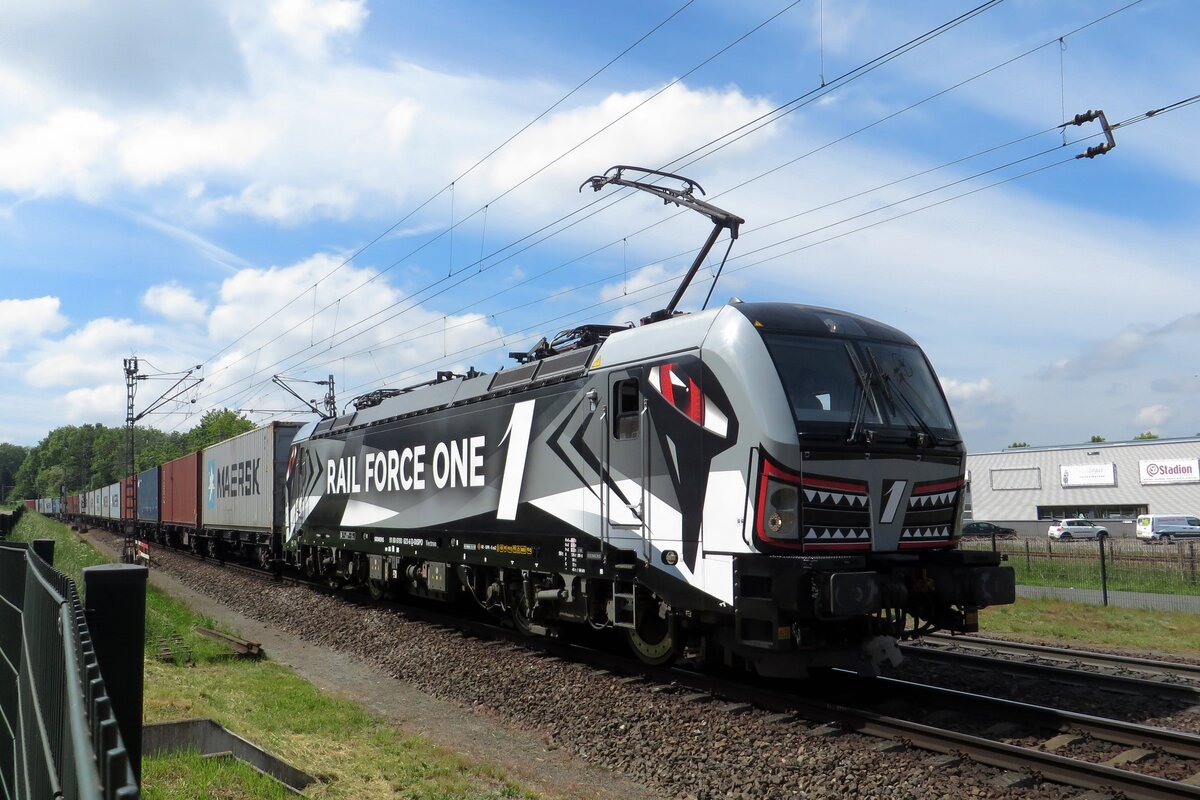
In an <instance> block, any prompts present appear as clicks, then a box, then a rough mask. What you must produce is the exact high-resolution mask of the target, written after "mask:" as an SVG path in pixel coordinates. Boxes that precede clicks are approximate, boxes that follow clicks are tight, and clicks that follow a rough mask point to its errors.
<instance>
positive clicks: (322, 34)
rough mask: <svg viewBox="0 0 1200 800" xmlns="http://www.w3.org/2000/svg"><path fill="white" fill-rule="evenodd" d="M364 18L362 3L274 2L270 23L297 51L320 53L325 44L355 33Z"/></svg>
mask: <svg viewBox="0 0 1200 800" xmlns="http://www.w3.org/2000/svg"><path fill="white" fill-rule="evenodd" d="M366 18H367V9H366V5H365V4H364V3H363V2H362V0H325V1H322V0H275V2H273V3H272V4H271V19H272V21H274V23H275V24H276V25H277V26H279V29H280V30H281V31H283V32H284V33H285V34H287V35H288V36H289V37H291V39H292V40H293V41H294V42H295V45H296V47H297V49H298V50H300V51H302V52H308V53H314V52H317V53H319V52H323V51H324V50H325V47H326V44H327V42H328V40H329V39H330V38H332V37H335V36H341V35H346V34H351V33H355V32H357V31H358V30H359V28H361V27H362V24H363V22H364V21H365V20H366Z"/></svg>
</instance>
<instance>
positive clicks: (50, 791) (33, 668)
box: [0, 541, 145, 800]
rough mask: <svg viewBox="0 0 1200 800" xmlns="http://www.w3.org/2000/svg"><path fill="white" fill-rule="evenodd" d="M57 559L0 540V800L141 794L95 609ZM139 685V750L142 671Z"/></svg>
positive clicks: (48, 548) (44, 550) (43, 550)
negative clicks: (94, 625) (94, 627)
mask: <svg viewBox="0 0 1200 800" xmlns="http://www.w3.org/2000/svg"><path fill="white" fill-rule="evenodd" d="M43 556H44V557H43ZM52 560H53V542H49V541H47V542H35V543H34V544H33V545H25V544H23V543H18V542H4V541H0V798H2V799H3V800H18V798H41V797H46V798H51V797H61V798H65V800H75V798H79V799H80V800H92V798H103V800H114V799H116V798H120V799H121V800H125V799H127V798H136V797H139V796H140V790H139V788H138V782H137V772H139V771H140V769H139V768H140V755H139V753H138V749H137V748H127V747H126V744H125V741H124V740H125V739H126V738H129V737H128V736H123V726H122V725H120V724H119V722H118V718H117V710H119V709H120V707H121V705H122V698H113V697H111V696H110V692H109V690H108V688H106V684H105V681H104V678H103V677H102V676H101V670H100V667H101V662H102V661H104V662H106V663H107V661H108V659H107V658H106V657H99V658H98V656H97V650H98V649H99V650H101V651H104V650H106V649H107V648H109V645H108V643H102V642H100V641H97V640H94V639H93V635H92V632H91V630H90V629H89V625H88V616H89V614H88V611H89V610H90V609H88V610H85V608H84V606H83V604H82V603H81V602H80V599H79V593H78V591H77V590H76V587H75V582H74V581H72V580H71V579H70V578H68V577H67V576H65V575H63V574H62V573H61V572H59V571H58V570H56V569H54V568H53V567H52V566H51V562H52ZM131 569H135V570H136V569H141V568H139V567H132V568H131ZM85 581H87V575H86V573H85ZM144 586H145V584H144V578H143V581H142V589H141V591H142V596H143V602H144V593H145V588H144ZM136 656H137V658H138V659H139V663H140V659H141V647H140V646H139V647H138V651H137V653H136ZM137 683H138V695H137V712H138V717H139V718H138V719H136V720H132V721H131V722H130V724H132V725H133V726H134V727H135V728H136V729H137V731H138V736H136V737H134V738H136V739H137V740H138V743H139V746H140V726H141V720H140V712H141V694H140V684H141V672H140V670H139V671H138V674H137ZM126 716H127V717H128V716H131V715H126Z"/></svg>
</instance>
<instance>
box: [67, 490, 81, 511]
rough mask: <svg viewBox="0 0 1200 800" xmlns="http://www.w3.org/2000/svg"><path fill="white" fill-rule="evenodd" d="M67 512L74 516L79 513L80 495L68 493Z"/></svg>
mask: <svg viewBox="0 0 1200 800" xmlns="http://www.w3.org/2000/svg"><path fill="white" fill-rule="evenodd" d="M67 513H68V514H71V515H72V516H74V515H75V514H78V513H79V495H77V494H69V495H67Z"/></svg>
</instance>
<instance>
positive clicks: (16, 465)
mask: <svg viewBox="0 0 1200 800" xmlns="http://www.w3.org/2000/svg"><path fill="white" fill-rule="evenodd" d="M28 455H29V448H28V447H21V446H20V445H17V444H9V443H8V442H0V500H6V499H7V498H8V495H9V493H10V490H11V489H12V488H13V487H14V486H15V485H16V482H17V470H19V469H20V468H21V462H23V461H24V460H25V457H26V456H28Z"/></svg>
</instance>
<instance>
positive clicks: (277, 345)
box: [199, 253, 503, 411]
mask: <svg viewBox="0 0 1200 800" xmlns="http://www.w3.org/2000/svg"><path fill="white" fill-rule="evenodd" d="M342 261H343V259H341V258H339V257H337V256H334V255H331V254H327V253H322V254H318V255H315V256H312V257H310V258H307V259H304V260H303V261H300V262H298V263H296V264H292V265H289V266H283V267H278V266H277V267H269V268H265V269H242V270H239V271H238V272H236V273H235V274H233V275H231V276H230V277H228V278H226V279H225V280H224V281H222V283H221V288H220V291H219V297H218V300H217V303H216V305H215V306H214V308H213V309H212V312H211V313H210V314H209V318H208V331H209V338H210V340H211V341H212V342H216V343H222V342H230V341H234V342H236V345H235V347H234V348H232V349H230V350H228V351H227V352H225V353H223V354H222V355H221V356H220V358H219V359H218V360H217V361H216V362H215V363H210V364H209V365H208V366H207V368H206V371H205V372H206V375H205V384H204V389H203V390H202V393H201V402H200V404H199V408H200V410H201V411H202V410H203V409H204V408H206V407H208V405H213V404H215V405H230V406H231V407H238V406H240V407H245V408H259V407H261V408H279V407H282V406H280V403H290V400H288V399H287V397H286V395H284V394H283V393H282V390H279V389H278V388H276V387H275V386H273V385H272V384H271V383H270V378H271V375H272V374H277V373H286V374H287V375H288V376H290V377H293V378H300V379H306V380H318V379H324V378H325V377H326V376H327V375H328V374H330V373H333V374H335V375H336V382H337V386H338V389H339V394H340V395H341V396H342V403H343V404H344V403H345V402H346V400H348V399H349V398H350V397H352V396H353V395H354V394H356V393H361V392H363V391H366V390H368V389H372V388H377V387H380V386H384V385H403V384H404V383H405V382H409V383H411V382H413V381H416V380H420V379H423V378H426V377H429V376H431V375H432V374H433V373H434V372H435V371H436V370H437V369H445V368H447V367H448V366H449V365H450V364H454V363H457V362H459V361H462V362H464V363H471V362H470V361H469V360H468V359H469V358H471V357H472V356H475V355H477V354H478V352H479V351H480V349H481V348H482V349H483V350H487V349H495V348H496V347H497V346H498V344H499V342H501V340H502V338H503V331H502V330H501V329H500V327H499V326H498V325H496V324H495V323H494V322H493V321H491V320H490V318H489V317H487V316H485V315H482V314H477V313H465V314H463V313H460V314H455V313H445V312H439V311H437V310H434V309H433V308H431V307H429V306H428V305H423V304H421V303H420V302H419V300H418V299H417V298H413V297H409V296H407V295H405V293H404V292H402V291H401V290H399V289H397V288H396V287H394V286H393V285H391V284H390V283H389V282H388V280H387V279H386V278H384V277H382V276H380V275H379V273H378V272H376V271H375V270H373V269H370V268H366V267H357V266H353V265H346V266H343V267H341V268H340V269H338V267H339V265H341V264H342ZM275 312H277V313H275ZM260 323H261V325H260ZM291 405H294V403H291Z"/></svg>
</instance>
